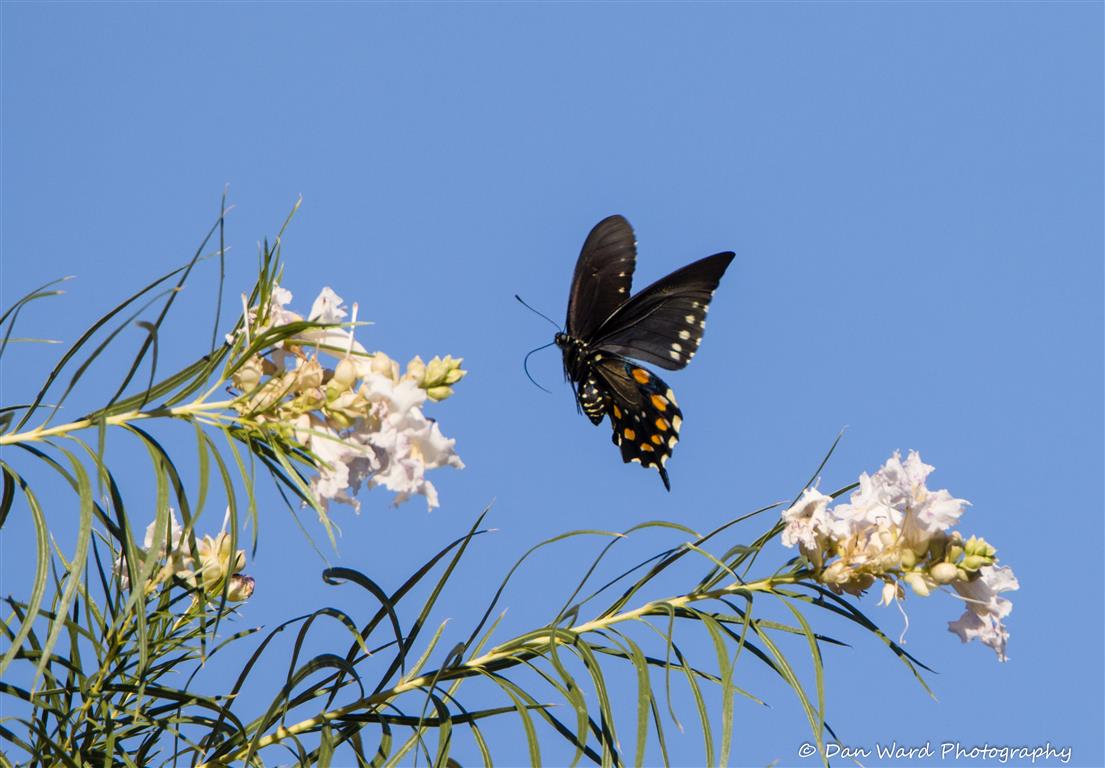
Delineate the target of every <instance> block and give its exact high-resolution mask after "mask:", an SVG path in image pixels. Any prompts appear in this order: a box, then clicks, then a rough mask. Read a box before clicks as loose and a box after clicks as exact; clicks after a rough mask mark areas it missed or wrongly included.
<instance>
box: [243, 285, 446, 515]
mask: <svg viewBox="0 0 1105 768" xmlns="http://www.w3.org/2000/svg"><path fill="white" fill-rule="evenodd" d="M291 299H292V295H291V293H290V292H288V291H287V290H285V289H283V288H280V287H279V286H276V287H274V289H273V291H272V296H271V300H270V302H269V304H268V306H267V307H265V308H262V311H261V312H260V313H258V312H256V311H253V312H251V313H250V314H249V315H247V318H248V320H249V321H250V322H249V323H247V329H246V332H247V337H246V340H247V343H248V338H249V335H250V334H252V336H253V337H257V336H258V334H260V333H262V332H264V331H266V330H269V329H272V328H276V327H278V326H281V325H289V324H291V323H297V322H302V321H303V319H304V318H302V317H300V316H299V315H297V314H295V313H294V312H291V311H290V310H288V309H287V308H286V305H287V304H288V303H289V302H290V301H291ZM353 311H354V321H353V322H352V323H347V322H345V318H346V315H347V313H346V311H345V310H344V309H343V308H342V300H341V298H340V297H339V296H338V295H337V294H335V293H334V292H333V291H332V290H331V289H330V288H324V289H323V290H322V292H321V293H320V294H319V296H318V298H317V299H315V302H314V305H313V306H312V307H311V312H310V314H309V315H308V316H307V319H308V320H309V321H310V322H312V323H320V324H326V325H331V327H327V328H312V329H309V330H305V331H302V332H300V333H297V334H295V335H293V336H291V337H289V338H286V339H283V340H282V341H281V342H279V343H277V344H275V345H274V348H273V349H272V350H271V351H270V352H269V353H268V354H267V355H265V356H260V355H259V356H257V357H255V358H253V359H251V360H247V361H245V363H244V364H243V365H241V366H240V367H239V368H238V370H237V371H236V372H235V374H234V377H233V382H234V385H235V386H236V387H237V388H238V389H239V390H240V391H241V392H242V396H241V397H240V398H239V400H238V402H237V404H236V406H235V407H236V408H237V410H238V412H239V414H240V415H241V417H242V418H243V419H245V420H246V421H248V422H251V423H253V424H255V425H257V426H263V427H264V428H265V429H268V430H276V431H278V432H280V433H282V434H284V435H285V436H286V437H289V438H292V439H294V440H295V442H296V443H298V444H299V445H300V446H302V447H303V448H305V449H306V450H307V451H309V452H310V453H311V455H312V456H313V457H314V458H315V459H316V460H317V465H316V466H317V468H318V472H319V474H318V476H317V477H314V478H312V480H311V490H312V492H313V493H314V495H315V499H316V501H317V502H318V504H319V505H320V506H321V507H322V508H323V509H327V510H328V509H329V504H330V502H334V501H337V502H342V503H346V504H350V505H352V506H353V507H354V508H355V509H358V510H359V509H360V502H358V501H357V499H356V494H357V492H358V491H359V490H360V489H361V487H362V485H364V486H367V487H369V488H373V487H375V486H383V487H385V488H387V489H389V490H391V491H393V492H394V493H395V494H396V496H395V504H397V505H398V504H400V503H402V502H403V501H406V500H407V499H409V498H410V497H411V496H413V495H421V496H424V497H425V498H426V503H427V505H428V506H429V508H430V509H433V508H434V507H436V506H437V505H438V498H437V491H436V489H435V488H434V486H433V483H431V482H430V481H429V480H428V479H427V478H426V473H427V472H428V471H429V470H431V469H436V468H438V467H445V466H449V467H456V468H458V469H459V468H463V467H464V464H463V462H461V460H460V457H459V456H457V454H456V451H455V450H454V444H455V442H456V441H455V440H451V439H449V438H446V437H445V436H444V435H442V433H441V430H440V428H439V427H438V425H437V422H436V421H434V420H433V419H429V418H427V417H426V415H425V414H424V413H423V411H422V408H423V406H424V405H425V403H426V401H427V400H435V401H440V400H444V399H445V398H447V397H449V396H450V395H451V394H452V393H453V390H452V385H453V384H456V383H457V382H458V381H460V379H461V378H463V376H464V375H465V373H466V371H464V370H461V367H460V365H461V362H462V361H461V360H460V359H454V358H452V357H448V356H447V357H445V358H439V357H435V358H433V359H432V360H430V361H429V362H428V363H424V362H423V361H422V359H421V358H419V357H415V358H414V359H412V360H411V361H410V362H409V363H408V364H407V367H406V371H405V373H403V374H402V375H400V372H399V364H398V363H396V362H395V361H394V360H392V359H390V358H389V357H388V356H387V355H385V354H384V353H383V352H376V353H374V354H370V353H368V352H367V351H366V350H365V348H364V347H363V346H362V345H361V344H360V343H359V342H358V341H357V340H356V339H355V338H354V336H353V331H352V327H353V326H355V325H356V305H354V310H353ZM258 316H259V317H260V320H259V319H258ZM250 325H252V327H249V326H250ZM343 326H344V327H343ZM347 328H348V330H347ZM322 355H327V356H329V357H331V358H333V359H334V360H335V361H336V362H335V363H334V365H333V366H332V367H324V366H323V363H322V357H321V356H322Z"/></svg>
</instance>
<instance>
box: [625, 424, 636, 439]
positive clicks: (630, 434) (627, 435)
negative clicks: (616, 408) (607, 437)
mask: <svg viewBox="0 0 1105 768" xmlns="http://www.w3.org/2000/svg"><path fill="white" fill-rule="evenodd" d="M623 434H624V435H625V439H626V440H632V439H634V438H635V437H637V433H636V432H634V431H633V430H632V429H630V428H629V427H626V428H625V432H624V433H623Z"/></svg>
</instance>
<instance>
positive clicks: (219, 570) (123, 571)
mask: <svg viewBox="0 0 1105 768" xmlns="http://www.w3.org/2000/svg"><path fill="white" fill-rule="evenodd" d="M228 519H229V510H228V511H227V518H226V519H224V520H223V530H222V531H220V532H219V534H218V535H217V536H210V535H208V536H204V537H203V538H202V539H200V540H199V541H197V542H196V547H195V549H193V548H192V545H191V542H190V541H189V539H188V537H187V536H186V535H185V533H184V529H183V528H181V527H180V522H179V521H178V520H177V517H176V511H175V510H172V509H170V510H169V529H168V530H167V531H165V536H164V537H163V539H162V540H161V541H160V542H159V543H158V545H157V546H156V547H155V546H154V540H153V537H154V534H155V529H156V527H157V523H156V521H155V522H153V523H150V524H149V526H148V527H147V528H146V538H145V539H144V540H143V542H142V548H141V549H139V550H138V551H139V554H140V556H141V559H142V563H144V562H145V561H146V559H147V558H149V557H151V556H153V557H156V558H157V559H158V560H159V561H163V562H162V564H161V566H160V567H159V568H158V570H157V571H156V572H155V573H154V574H153V576H152V577H151V578H150V581H149V585H148V589H150V590H152V589H155V588H156V587H157V586H158V585H159V584H162V583H165V582H168V581H169V580H170V579H171V578H172V577H173V576H175V577H177V578H178V579H181V580H183V581H184V582H186V583H187V584H189V585H190V586H192V587H202V588H203V591H204V592H206V593H207V594H208V595H210V596H217V595H221V594H222V590H223V584H224V581H225V580H226V579H228V578H229V580H230V585H229V586H228V588H227V599H228V600H230V601H231V602H235V603H237V602H241V601H243V600H246V599H248V598H249V596H250V595H252V594H253V590H254V587H255V586H256V583H255V582H254V579H253V577H252V576H243V575H242V573H241V571H242V569H243V568H245V567H246V553H245V550H243V549H239V550H237V551H236V552H233V553H232V552H231V546H230V534H228V533H227V532H226V522H227V520H228ZM142 563H140V564H139V567H140V568H141V567H142ZM115 575H116V576H117V577H118V579H119V582H120V583H121V584H122V585H123V589H130V571H129V569H128V568H127V565H126V556H125V555H123V554H120V555H119V556H118V557H117V558H115Z"/></svg>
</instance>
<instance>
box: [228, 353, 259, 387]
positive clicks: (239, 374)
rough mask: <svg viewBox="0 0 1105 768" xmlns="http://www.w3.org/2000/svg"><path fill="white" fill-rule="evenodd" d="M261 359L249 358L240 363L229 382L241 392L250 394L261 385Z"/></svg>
mask: <svg viewBox="0 0 1105 768" xmlns="http://www.w3.org/2000/svg"><path fill="white" fill-rule="evenodd" d="M261 370H262V368H261V359H260V358H258V357H251V358H250V359H249V360H246V361H245V362H244V363H242V365H241V367H239V368H238V370H236V371H235V372H234V375H233V376H231V377H230V380H231V381H232V382H233V383H234V386H235V387H237V388H238V389H239V390H240V391H241V392H252V391H253V390H254V389H256V388H257V385H258V384H260V383H261Z"/></svg>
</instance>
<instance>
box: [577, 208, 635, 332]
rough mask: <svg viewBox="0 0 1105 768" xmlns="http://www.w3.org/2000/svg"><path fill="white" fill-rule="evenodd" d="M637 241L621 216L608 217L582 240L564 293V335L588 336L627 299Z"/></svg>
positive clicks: (627, 223)
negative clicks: (569, 282) (573, 272)
mask: <svg viewBox="0 0 1105 768" xmlns="http://www.w3.org/2000/svg"><path fill="white" fill-rule="evenodd" d="M636 260H637V241H636V238H635V236H634V234H633V228H632V227H630V226H629V222H628V221H626V220H625V218H624V217H622V216H608V217H606V218H605V219H603V220H602V221H600V222H599V223H598V224H596V225H595V226H594V228H593V229H592V230H591V233H590V234H589V235H587V240H586V241H585V242H584V243H583V250H582V251H580V254H579V261H577V262H576V271H575V274H574V275H573V276H572V290H571V293H570V294H569V295H568V318H567V322H566V323H565V325H566V327H567V331H568V335H569V336H572V337H575V338H577V339H588V338H591V336H592V335H593V334H594V332H595V330H596V329H597V328H598V327H599V326H600V325H602V321H603V320H605V319H606V318H607V317H609V316H610V314H611V313H612V312H613V311H614V310H615V309H617V308H618V306H619V305H621V304H622V303H623V302H625V300H626V299H628V298H629V290H630V285H631V284H632V281H633V269H634V267H635V265H636Z"/></svg>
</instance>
